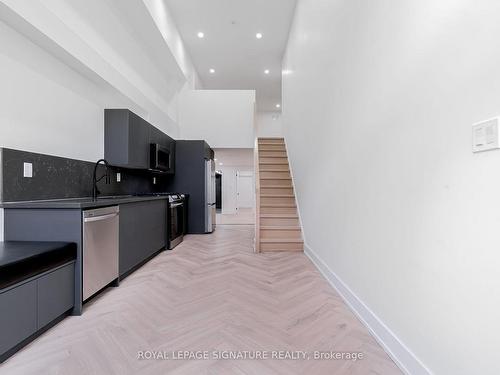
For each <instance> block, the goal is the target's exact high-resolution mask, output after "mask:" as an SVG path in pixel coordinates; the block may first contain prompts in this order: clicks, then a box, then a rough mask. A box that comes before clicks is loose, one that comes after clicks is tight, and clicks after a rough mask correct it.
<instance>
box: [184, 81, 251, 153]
mask: <svg viewBox="0 0 500 375" xmlns="http://www.w3.org/2000/svg"><path fill="white" fill-rule="evenodd" d="M254 117H255V91H253V90H186V91H183V92H182V94H181V95H180V97H179V124H180V129H181V138H183V139H205V140H206V141H207V142H208V144H209V145H210V146H211V147H222V148H224V147H226V148H253V145H254V139H255V128H254Z"/></svg>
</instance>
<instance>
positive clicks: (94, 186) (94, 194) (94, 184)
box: [92, 159, 111, 200]
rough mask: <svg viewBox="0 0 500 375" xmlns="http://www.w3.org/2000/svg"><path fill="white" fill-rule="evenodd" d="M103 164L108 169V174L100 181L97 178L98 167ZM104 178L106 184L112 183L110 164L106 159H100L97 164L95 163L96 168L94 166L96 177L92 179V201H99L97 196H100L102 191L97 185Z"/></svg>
mask: <svg viewBox="0 0 500 375" xmlns="http://www.w3.org/2000/svg"><path fill="white" fill-rule="evenodd" d="M101 163H103V164H104V166H105V167H106V173H104V175H102V176H101V177H100V178H99V179H98V178H97V176H96V175H97V167H98V166H99V164H101ZM103 178H105V179H106V180H105V181H106V184H109V183H110V182H111V175H110V169H109V164H108V162H107V161H106V160H104V159H99V160H97V162H96V163H95V166H94V175H93V177H92V199H94V200H96V199H97V195H98V194H100V191H99V190H98V189H97V183H98V182H99V181H101V180H102V179H103Z"/></svg>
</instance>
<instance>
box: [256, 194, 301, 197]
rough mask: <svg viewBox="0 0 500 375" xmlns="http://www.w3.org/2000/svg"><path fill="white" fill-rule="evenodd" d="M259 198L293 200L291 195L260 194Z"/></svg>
mask: <svg viewBox="0 0 500 375" xmlns="http://www.w3.org/2000/svg"><path fill="white" fill-rule="evenodd" d="M260 197H261V198H262V197H264V198H295V195H293V194H261V195H260Z"/></svg>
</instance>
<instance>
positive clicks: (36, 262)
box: [0, 241, 76, 290]
mask: <svg viewBox="0 0 500 375" xmlns="http://www.w3.org/2000/svg"><path fill="white" fill-rule="evenodd" d="M74 259H76V244H74V243H67V242H38V241H36V242H32V241H30V242H24V241H6V242H0V290H1V289H4V288H6V287H9V286H11V285H13V284H16V283H18V282H21V281H23V280H25V279H28V278H30V277H32V276H35V275H37V274H39V273H42V272H45V271H47V270H50V269H51V268H54V267H57V266H59V265H62V264H64V263H67V262H69V261H71V260H74Z"/></svg>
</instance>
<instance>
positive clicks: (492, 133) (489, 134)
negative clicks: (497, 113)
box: [472, 117, 500, 152]
mask: <svg viewBox="0 0 500 375" xmlns="http://www.w3.org/2000/svg"><path fill="white" fill-rule="evenodd" d="M499 123H500V118H499V117H497V118H493V119H491V120H487V121H482V122H479V123H477V124H474V125H472V152H481V151H489V150H496V149H498V148H500V138H499V132H498V128H499Z"/></svg>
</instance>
